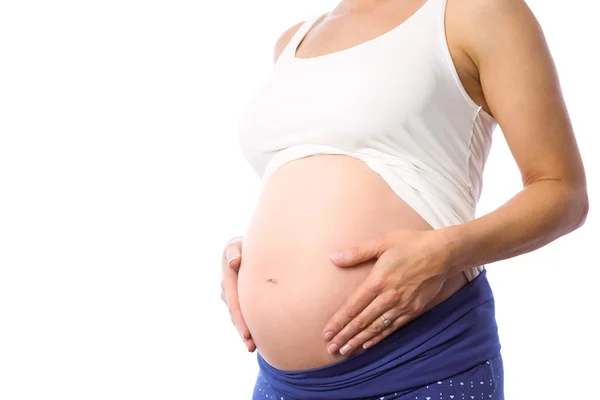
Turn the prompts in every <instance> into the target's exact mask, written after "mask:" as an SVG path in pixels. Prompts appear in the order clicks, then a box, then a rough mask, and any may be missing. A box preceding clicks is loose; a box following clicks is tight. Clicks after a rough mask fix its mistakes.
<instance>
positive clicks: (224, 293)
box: [221, 236, 256, 352]
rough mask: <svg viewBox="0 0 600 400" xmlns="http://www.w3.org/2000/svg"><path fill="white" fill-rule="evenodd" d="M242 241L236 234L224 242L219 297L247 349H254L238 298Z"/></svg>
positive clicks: (251, 350)
mask: <svg viewBox="0 0 600 400" xmlns="http://www.w3.org/2000/svg"><path fill="white" fill-rule="evenodd" d="M242 241H243V237H241V236H237V237H234V238H233V239H231V240H229V241H228V242H227V243H226V244H225V250H224V251H223V260H222V262H221V270H222V277H221V299H222V300H223V301H224V302H225V304H226V305H227V308H228V309H229V315H231V322H233V325H235V327H236V328H237V330H238V332H239V333H240V336H241V337H242V339H243V340H244V343H245V344H246V348H247V349H248V351H250V352H253V351H254V350H256V345H255V344H254V341H253V340H252V336H250V330H249V329H248V326H247V325H246V321H244V317H243V316H242V311H241V309H240V302H239V299H238V271H239V270H240V265H241V260H242Z"/></svg>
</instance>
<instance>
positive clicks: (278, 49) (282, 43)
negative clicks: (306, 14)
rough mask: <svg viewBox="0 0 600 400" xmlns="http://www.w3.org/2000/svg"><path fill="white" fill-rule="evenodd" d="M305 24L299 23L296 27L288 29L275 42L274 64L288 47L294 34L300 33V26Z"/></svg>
mask: <svg viewBox="0 0 600 400" xmlns="http://www.w3.org/2000/svg"><path fill="white" fill-rule="evenodd" d="M303 23H304V21H303V22H298V23H297V24H296V25H293V26H291V27H289V28H288V29H286V30H285V31H284V32H283V33H282V34H281V36H279V38H278V39H277V41H276V42H275V48H274V49H273V62H276V61H277V59H278V58H279V56H280V55H281V53H282V52H283V50H284V49H285V47H286V46H287V45H288V43H289V42H290V40H291V39H292V37H293V36H294V34H295V33H296V32H297V31H298V29H299V28H300V26H302V24H303Z"/></svg>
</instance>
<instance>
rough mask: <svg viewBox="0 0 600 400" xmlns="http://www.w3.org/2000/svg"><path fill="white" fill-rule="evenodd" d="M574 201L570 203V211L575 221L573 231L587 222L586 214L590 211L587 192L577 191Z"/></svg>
mask: <svg viewBox="0 0 600 400" xmlns="http://www.w3.org/2000/svg"><path fill="white" fill-rule="evenodd" d="M574 198H575V199H574V200H573V203H572V211H573V214H574V219H575V222H576V224H575V228H574V229H573V230H575V229H579V228H580V227H582V226H583V224H585V221H586V220H587V216H588V212H589V209H590V202H589V198H588V194H587V190H585V189H583V190H579V191H577V193H576V194H575V196H574Z"/></svg>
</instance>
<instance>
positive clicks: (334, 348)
mask: <svg viewBox="0 0 600 400" xmlns="http://www.w3.org/2000/svg"><path fill="white" fill-rule="evenodd" d="M327 350H329V352H330V353H331V354H333V353H335V352H336V351H337V350H338V345H337V344H335V343H332V344H330V345H329V347H328V348H327Z"/></svg>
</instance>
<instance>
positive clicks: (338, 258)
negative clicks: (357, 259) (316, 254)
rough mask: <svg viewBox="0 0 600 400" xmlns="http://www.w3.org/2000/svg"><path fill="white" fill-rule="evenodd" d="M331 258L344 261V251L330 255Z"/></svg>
mask: <svg viewBox="0 0 600 400" xmlns="http://www.w3.org/2000/svg"><path fill="white" fill-rule="evenodd" d="M329 258H330V259H331V261H333V262H338V261H342V260H343V259H344V253H334V254H332V255H330V256H329Z"/></svg>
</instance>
